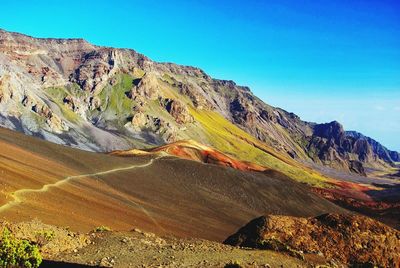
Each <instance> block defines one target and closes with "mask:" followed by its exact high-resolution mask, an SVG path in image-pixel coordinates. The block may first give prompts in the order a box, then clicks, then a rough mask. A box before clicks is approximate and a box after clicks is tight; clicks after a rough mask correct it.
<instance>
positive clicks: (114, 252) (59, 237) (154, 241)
mask: <svg viewBox="0 0 400 268" xmlns="http://www.w3.org/2000/svg"><path fill="white" fill-rule="evenodd" d="M5 226H7V227H8V228H9V229H10V230H11V233H12V234H13V236H14V237H16V238H18V239H26V240H29V241H31V242H32V243H35V244H38V245H39V248H40V251H41V254H42V256H43V259H44V262H43V264H42V265H41V266H40V267H43V268H45V267H69V268H74V267H81V266H80V265H82V267H83V265H84V266H85V267H86V266H87V267H90V266H91V267H93V266H95V267H160V266H161V267H224V266H225V264H227V263H235V262H236V263H240V264H241V265H242V266H243V267H306V266H309V264H308V263H306V262H304V261H301V260H299V259H296V258H293V257H290V256H288V255H285V254H282V253H279V252H274V251H265V250H249V249H242V248H237V247H232V246H228V245H223V244H220V243H217V242H212V241H207V240H202V239H195V238H184V239H183V238H176V237H173V236H164V237H160V236H157V235H155V234H154V233H149V232H143V231H141V230H139V229H133V230H131V231H125V232H120V231H91V232H90V233H87V234H80V233H76V232H72V231H70V230H68V229H65V228H61V227H55V226H51V225H47V224H43V223H41V222H40V221H37V220H35V221H31V222H21V223H18V224H10V223H5V222H2V223H0V227H2V228H3V227H5ZM45 232H46V233H51V234H52V236H51V238H48V239H44V237H43V233H45Z"/></svg>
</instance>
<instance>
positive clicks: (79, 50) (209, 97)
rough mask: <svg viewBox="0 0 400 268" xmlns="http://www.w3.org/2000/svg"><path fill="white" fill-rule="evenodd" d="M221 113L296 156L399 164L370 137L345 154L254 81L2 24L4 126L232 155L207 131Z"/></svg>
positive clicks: (339, 163) (80, 139) (94, 141)
mask: <svg viewBox="0 0 400 268" xmlns="http://www.w3.org/2000/svg"><path fill="white" fill-rule="evenodd" d="M27 85H29V86H27ZM216 113H217V114H219V115H220V116H221V117H222V118H224V119H225V120H227V121H228V122H230V123H232V124H233V125H234V126H236V127H238V128H240V129H242V130H244V131H245V132H247V133H249V134H250V135H252V136H253V137H255V138H256V139H258V140H259V141H261V142H264V143H266V144H267V145H268V146H271V147H272V148H274V149H275V150H277V151H278V152H280V153H283V154H286V155H288V156H289V157H291V158H294V159H298V160H302V161H313V162H315V163H318V164H323V165H328V166H331V167H334V168H338V169H343V170H346V171H351V172H356V173H360V174H363V175H366V173H365V171H364V166H366V167H372V168H378V169H379V168H381V169H384V168H388V167H390V166H392V165H393V161H390V160H391V159H390V158H387V157H385V155H387V154H390V153H389V152H384V153H380V151H382V150H379V151H378V150H375V151H374V150H373V149H372V148H373V147H374V146H373V144H369V142H368V140H367V142H366V143H364V144H362V142H361V141H358V142H357V148H359V150H360V152H361V153H359V152H358V151H348V150H344V148H342V145H343V144H342V143H341V141H340V140H337V139H335V138H334V137H320V134H321V133H320V132H319V131H318V127H320V126H321V125H323V124H316V123H310V122H305V121H302V120H301V119H300V117H298V116H297V115H295V114H294V113H289V112H287V111H285V110H283V109H280V108H276V107H272V106H270V105H268V104H266V103H264V102H263V101H262V100H261V99H259V98H258V97H256V96H255V95H254V94H253V93H252V92H251V90H250V88H249V87H246V86H239V85H237V84H236V83H235V82H234V81H232V80H220V79H214V78H212V77H210V76H209V75H208V74H206V73H205V72H204V71H203V70H202V69H200V68H197V67H192V66H183V65H177V64H174V63H159V62H154V61H152V60H151V59H149V58H148V57H146V56H145V55H143V54H140V53H138V52H136V51H135V50H133V49H116V48H111V47H103V46H96V45H92V44H90V43H89V42H87V41H86V40H84V39H80V38H76V39H75V38H73V39H71V38H69V39H57V38H34V37H30V36H27V35H23V34H19V33H11V32H7V31H4V30H0V115H1V117H0V124H1V125H2V126H5V127H8V128H11V129H17V130H20V131H22V132H24V133H26V134H30V135H36V136H39V137H42V138H44V139H46V140H50V141H53V142H56V143H61V144H66V145H69V146H73V147H78V148H81V149H85V150H92V151H112V150H121V149H130V148H132V147H135V148H144V147H149V146H150V147H151V146H159V145H163V144H166V143H169V142H174V141H178V140H185V139H195V140H197V141H199V142H201V143H204V144H208V145H212V146H214V147H216V148H217V149H219V150H222V151H225V152H226V151H228V152H229V148H231V147H232V145H228V147H229V148H228V149H227V148H225V147H226V146H227V145H226V144H222V141H221V142H220V143H219V144H217V146H216V141H215V138H216V136H215V135H217V136H218V138H222V137H223V136H224V135H225V133H223V132H224V131H226V130H225V129H218V131H217V133H214V134H212V135H211V134H210V130H209V129H207V126H206V124H207V123H209V122H208V121H207V120H208V118H209V117H210V118H211V119H213V120H214V117H215V116H216ZM222 118H221V119H218V120H223V119H222ZM199 122H202V123H199ZM315 128H317V130H316V129H315ZM336 128H338V129H339V131H340V132H344V130H343V129H342V127H338V126H336ZM237 131H238V130H232V132H231V133H230V135H233V136H236V133H235V132H237ZM351 138H352V139H355V137H351ZM343 139H344V140H348V139H349V138H343ZM242 140H243V139H242ZM358 140H365V139H364V138H362V139H361V138H358ZM371 140H372V139H371ZM335 141H336V143H335ZM371 142H372V141H371ZM225 143H226V141H225ZM347 143H348V142H347ZM347 143H346V144H347ZM238 146H239V145H236V144H234V147H237V148H238ZM375 147H377V145H376V144H375ZM382 147H383V146H382ZM365 151H367V152H368V154H369V155H368V157H364V155H365ZM386 151H387V149H386ZM390 152H391V151H390ZM392 155H393V157H394V158H395V157H396V155H395V154H394V153H392ZM243 160H253V159H243ZM392 160H393V159H392ZM258 164H263V163H258Z"/></svg>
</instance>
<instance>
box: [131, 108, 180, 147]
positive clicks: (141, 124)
mask: <svg viewBox="0 0 400 268" xmlns="http://www.w3.org/2000/svg"><path fill="white" fill-rule="evenodd" d="M131 126H132V127H133V129H134V130H135V131H138V132H140V131H148V132H152V133H156V134H158V135H160V136H161V137H162V138H163V139H164V140H165V141H166V142H174V141H175V140H176V135H177V129H176V128H175V127H174V126H173V125H172V124H171V123H169V122H166V121H165V120H163V119H161V118H158V117H154V116H151V115H146V114H144V113H141V112H137V113H135V115H134V116H133V117H132V119H131Z"/></svg>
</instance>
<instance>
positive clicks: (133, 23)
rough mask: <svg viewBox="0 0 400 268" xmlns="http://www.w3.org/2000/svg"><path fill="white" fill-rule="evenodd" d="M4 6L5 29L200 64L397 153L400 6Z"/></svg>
mask: <svg viewBox="0 0 400 268" xmlns="http://www.w3.org/2000/svg"><path fill="white" fill-rule="evenodd" d="M4 2H5V3H4ZM4 2H3V3H2V5H1V16H0V28H3V29H6V30H10V31H17V32H22V33H25V34H29V35H33V36H37V37H83V38H85V39H87V40H88V41H90V42H92V43H95V44H98V45H107V46H114V47H124V48H133V49H135V50H137V51H139V52H141V53H144V54H145V55H147V56H149V57H150V58H152V59H154V60H157V61H169V62H176V63H180V64H185V65H193V66H198V67H200V68H202V69H204V70H205V71H206V72H207V73H209V74H210V75H212V76H213V77H216V78H222V79H231V80H234V81H236V82H237V83H239V84H242V85H248V86H250V87H251V88H252V90H253V92H254V93H255V94H256V95H257V96H259V97H260V98H262V99H263V100H264V101H266V102H267V103H269V104H271V105H274V106H278V107H281V108H284V109H286V110H288V111H291V112H294V113H296V114H298V115H300V117H301V118H302V119H304V120H307V121H314V122H327V121H332V120H338V121H340V122H341V123H343V124H344V126H345V128H346V129H349V130H358V131H360V132H363V133H364V134H366V135H369V136H371V137H373V138H375V139H377V140H378V141H380V142H382V143H383V144H384V145H386V146H388V147H389V148H392V149H396V150H398V151H400V138H399V137H400V2H399V1H390V0H376V1H373V0H352V1H347V0H337V1H328V0H319V1H318V0H315V1H305V0H281V1H278V0H276V1H266V0H265V1H255V0H253V1H236V0H231V1H225V0H224V1H211V0H204V1H201V0H198V1H191V0H186V1H183V0H182V1H174V0H170V1H152V0H147V1H120V0H114V1H102V0H97V1H85V0H79V1H76V0H69V1H4Z"/></svg>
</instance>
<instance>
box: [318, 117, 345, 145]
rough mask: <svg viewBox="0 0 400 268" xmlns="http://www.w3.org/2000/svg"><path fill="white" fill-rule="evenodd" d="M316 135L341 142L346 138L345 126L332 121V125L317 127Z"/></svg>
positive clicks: (326, 124)
mask: <svg viewBox="0 0 400 268" xmlns="http://www.w3.org/2000/svg"><path fill="white" fill-rule="evenodd" d="M314 135H316V136H319V137H322V138H326V139H331V138H333V139H334V140H335V141H339V140H340V139H342V138H343V137H344V136H345V132H344V128H343V126H342V125H341V124H340V123H339V122H337V121H332V122H330V123H325V124H317V125H315V127H314Z"/></svg>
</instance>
